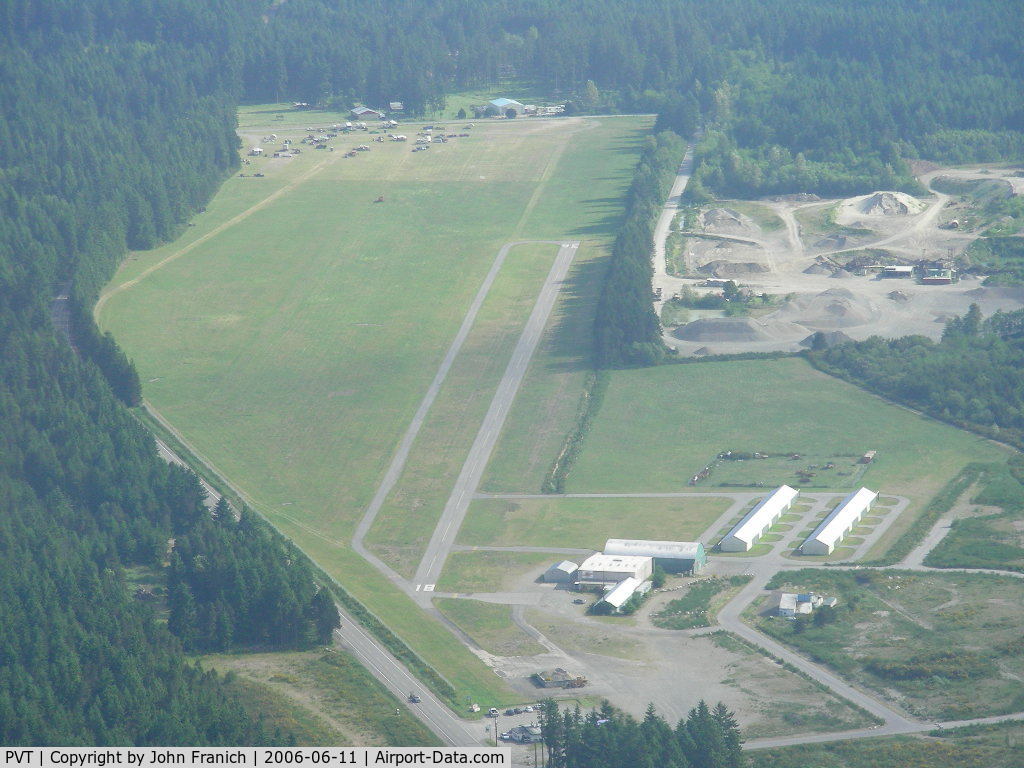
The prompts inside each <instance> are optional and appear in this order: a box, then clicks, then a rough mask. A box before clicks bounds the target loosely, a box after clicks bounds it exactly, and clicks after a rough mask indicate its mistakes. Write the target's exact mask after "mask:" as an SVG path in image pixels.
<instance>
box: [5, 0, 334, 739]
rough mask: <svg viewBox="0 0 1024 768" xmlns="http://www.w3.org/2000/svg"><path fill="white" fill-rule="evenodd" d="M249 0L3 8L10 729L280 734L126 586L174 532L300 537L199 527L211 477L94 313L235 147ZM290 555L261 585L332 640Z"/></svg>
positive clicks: (124, 0) (201, 536)
mask: <svg viewBox="0 0 1024 768" xmlns="http://www.w3.org/2000/svg"><path fill="white" fill-rule="evenodd" d="M244 9H245V6H244V5H243V4H240V3H238V2H228V0H223V1H220V2H209V1H208V0H203V2H198V0H197V1H196V2H178V1H177V0H175V1H174V2H172V1H171V0H151V1H150V2H145V3H141V2H135V1H134V0H88V2H77V1H74V0H11V2H7V3H4V4H2V6H0V71H3V73H4V76H3V77H2V78H0V104H2V105H3V109H2V110H0V177H2V179H3V181H2V183H0V554H2V556H0V742H2V743H4V744H7V745H14V744H46V743H48V744H195V745H202V744H225V745H226V744H259V743H265V742H267V741H268V739H269V740H277V739H278V738H280V737H279V736H275V735H273V734H271V735H269V736H268V735H267V734H265V733H263V732H262V729H261V728H260V726H259V724H258V723H256V722H254V721H253V720H251V719H250V717H249V716H248V715H247V714H246V713H245V711H244V710H243V708H242V707H241V705H240V703H239V702H238V701H237V700H236V699H235V698H234V697H233V696H232V695H229V694H228V693H227V692H226V689H225V688H224V686H223V684H222V681H221V680H220V678H218V676H217V675H215V674H212V673H204V672H202V671H201V670H200V669H198V668H196V667H194V666H192V665H191V664H190V663H188V662H187V661H186V659H185V657H184V656H183V654H182V649H181V643H180V642H179V640H178V639H177V638H175V637H174V636H173V635H172V634H171V633H170V632H169V631H168V629H167V626H166V625H165V624H163V623H161V622H160V621H159V620H158V618H157V614H156V612H155V611H154V608H153V607H150V605H148V604H146V603H144V602H143V601H139V600H136V599H134V598H133V592H132V589H131V588H130V583H129V580H128V578H127V575H128V573H129V572H132V573H134V572H137V571H139V569H143V570H145V571H146V572H148V573H151V574H152V578H153V579H156V580H159V578H160V577H159V574H160V570H161V567H162V564H163V562H164V560H165V558H167V557H168V548H169V543H170V542H175V541H180V542H183V543H188V545H189V546H192V547H193V548H194V549H195V548H200V547H205V548H206V549H208V550H210V552H211V557H213V558H214V559H217V558H230V557H234V558H236V559H239V560H245V559H246V558H252V557H259V558H261V559H260V560H259V562H258V563H257V562H254V563H252V564H251V565H250V566H249V567H252V566H257V565H258V566H259V567H262V568H266V569H268V570H269V571H271V572H274V573H277V572H279V571H280V570H282V569H285V570H289V569H288V566H289V564H292V563H294V561H295V560H296V554H295V553H294V552H293V551H290V550H289V549H287V548H286V547H283V546H281V545H279V544H277V545H276V546H274V545H272V543H271V540H269V539H268V538H267V536H266V534H265V533H259V534H253V535H251V536H247V535H246V534H244V533H241V532H240V533H239V535H238V536H237V537H232V536H231V535H230V533H228V530H229V529H228V528H227V527H225V529H224V532H223V533H222V534H219V535H218V536H212V537H211V536H209V535H207V534H206V532H207V531H208V529H209V528H210V527H212V526H213V525H214V521H212V520H210V516H209V512H208V511H207V509H206V507H205V506H204V503H203V496H204V493H203V491H202V489H201V487H200V485H199V483H198V481H197V479H196V478H195V476H194V475H192V474H191V473H188V472H185V471H184V470H182V469H180V468H177V467H172V466H169V465H168V464H167V463H165V462H164V461H162V460H161V459H159V458H158V457H157V454H156V450H155V446H154V443H153V438H152V436H151V435H150V434H149V433H148V432H146V431H145V430H144V429H143V428H142V427H141V426H139V424H138V423H137V422H136V421H135V420H134V418H133V417H132V416H131V415H130V414H129V413H128V412H127V411H126V410H125V409H124V408H123V407H122V405H121V404H120V403H119V402H118V399H117V397H115V392H116V394H117V396H119V397H120V398H121V399H122V400H124V401H126V402H129V403H133V402H137V400H138V379H137V377H136V376H135V375H134V371H133V370H132V369H131V365H130V363H129V362H128V361H127V360H126V359H125V358H124V355H123V353H122V352H121V351H120V350H118V349H117V346H116V344H115V343H114V342H113V340H112V339H111V338H110V337H108V336H103V335H100V334H99V332H98V331H97V330H96V328H95V326H94V325H93V323H92V320H91V318H90V316H89V310H88V308H89V307H91V306H92V303H93V301H94V300H95V298H96V295H97V293H98V291H99V288H100V286H101V285H102V284H103V283H104V282H105V281H106V280H107V279H109V277H110V274H111V272H112V271H113V269H114V267H115V266H116V264H117V263H118V261H119V259H121V258H122V257H123V255H124V253H125V250H126V249H127V248H140V247H149V246H152V245H154V244H156V243H157V242H159V241H160V240H163V239H166V238H169V237H172V236H173V235H174V234H175V233H176V232H177V229H178V227H180V226H183V225H184V221H185V219H186V217H187V216H188V215H190V214H191V213H192V212H194V211H195V210H196V209H197V208H198V207H200V206H202V205H204V204H205V203H206V201H207V199H208V198H209V196H210V195H211V194H212V192H213V191H214V190H215V189H216V187H217V185H218V184H219V183H220V181H221V180H222V178H223V177H224V175H225V173H227V172H229V171H230V169H231V168H232V167H234V165H235V163H237V151H236V149H237V141H238V140H237V138H236V136H235V135H234V125H235V116H234V115H235V104H236V101H237V98H238V93H239V85H238V83H239V78H240V68H241V65H240V64H239V63H236V59H238V58H239V48H238V41H239V39H240V35H239V33H238V19H239V17H240V13H241V11H242V10H244ZM56 293H67V294H68V295H69V296H70V298H69V299H66V300H64V301H63V302H54V303H55V304H58V303H60V304H61V305H62V306H63V307H64V308H65V309H67V311H66V312H65V314H64V316H63V319H62V321H61V327H60V332H58V329H57V328H55V327H54V326H53V325H52V324H51V317H50V300H51V298H52V297H53V295H54V294H56ZM66 330H70V331H71V337H72V340H73V341H74V345H75V347H74V349H75V350H77V354H76V353H75V351H74V350H73V349H72V348H71V347H69V345H68V344H67V341H66V340H65V338H64V336H63V335H62V334H63V332H64V331H66ZM103 374H106V376H107V377H108V378H109V380H110V383H109V385H108V383H107V381H106V380H105V379H104V375H103ZM111 386H112V387H113V390H112V388H111ZM203 551H206V550H205V549H204V550H203ZM289 573H291V574H299V575H301V577H302V579H303V580H304V583H303V584H302V589H298V588H297V586H296V584H295V581H296V579H297V578H298V576H293V577H292V582H285V581H281V580H277V581H270V580H268V581H267V582H266V583H265V584H263V585H262V586H261V587H260V588H259V589H255V585H253V584H251V583H248V584H246V586H247V588H250V589H253V591H255V592H257V593H258V594H260V595H261V596H262V598H263V599H264V601H270V600H273V599H276V600H277V603H275V607H277V606H290V605H291V604H293V603H295V602H296V601H302V603H303V608H304V610H305V611H306V612H307V613H306V614H305V615H308V616H310V617H311V618H310V619H308V620H307V621H312V622H313V624H314V625H315V626H316V627H317V628H318V631H316V632H308V631H307V632H306V633H305V634H304V636H303V640H302V641H303V642H306V643H308V642H311V641H314V640H319V639H320V638H322V637H323V636H324V632H323V630H322V626H321V625H320V624H318V623H317V619H318V618H319V617H320V616H321V613H319V612H318V611H317V608H318V607H319V608H321V609H322V608H323V606H322V605H320V601H321V598H316V597H315V595H314V594H313V593H314V592H315V589H316V588H315V586H314V585H313V583H312V578H311V577H310V575H309V571H308V570H306V571H303V570H302V569H301V568H298V567H295V566H294V565H293V567H291V569H290V571H289ZM314 603H315V604H314ZM331 607H332V608H333V606H331ZM234 608H235V610H239V609H238V607H237V606H235V607H234ZM249 613H250V614H251V613H252V611H250V612H249ZM283 613H287V609H283V610H279V611H278V612H277V613H270V614H268V618H279V617H280V616H281V615H282V614H283ZM323 613H324V615H326V614H327V613H328V612H326V611H324V612H323ZM298 626H299V628H300V630H301V629H302V628H303V627H304V625H303V624H302V622H299V624H298ZM200 631H201V630H200ZM265 642H266V643H268V644H269V643H278V642H280V643H281V644H288V645H292V644H295V643H294V641H293V640H292V639H290V638H287V639H284V638H276V637H271V638H267V639H266V641H265Z"/></svg>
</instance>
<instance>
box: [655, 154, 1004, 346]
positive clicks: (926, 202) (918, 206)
mask: <svg viewBox="0 0 1024 768" xmlns="http://www.w3.org/2000/svg"><path fill="white" fill-rule="evenodd" d="M950 176H955V177H956V178H961V179H962V178H980V179H986V180H1000V179H1001V180H1002V181H1004V182H1006V183H1007V184H1009V189H1010V190H1011V191H1012V193H1013V194H1020V193H1021V184H1020V179H1019V178H1017V177H1015V176H1013V175H1012V171H1009V170H1004V171H999V170H989V169H938V170H933V171H930V172H929V173H927V174H926V175H924V176H922V177H921V180H922V182H923V183H925V184H926V185H927V184H928V183H929V182H930V181H931V180H932V179H934V178H948V177H950ZM793 197H794V196H789V197H787V198H779V199H769V200H762V201H758V203H757V204H756V205H757V206H758V209H757V210H762V211H765V210H766V211H770V212H771V213H774V214H775V216H777V218H778V219H779V220H781V221H782V222H783V223H784V225H785V226H783V227H781V228H780V227H778V226H777V225H776V224H775V223H774V221H773V220H771V219H767V220H766V218H765V216H763V215H759V216H753V215H747V214H748V213H750V212H751V211H752V210H753V209H752V207H751V206H752V205H754V204H752V203H750V202H749V201H736V203H735V204H734V207H733V205H732V204H731V203H730V201H722V202H718V203H714V204H712V205H708V206H705V207H703V208H702V209H701V210H700V212H699V213H698V215H696V216H695V217H691V218H692V220H693V229H692V230H691V233H688V234H694V233H695V234H696V236H687V238H686V241H685V253H684V254H683V255H682V259H681V261H682V263H683V264H684V265H685V268H684V270H683V272H684V274H685V275H686V277H685V278H672V277H669V278H667V280H668V285H669V287H670V291H672V290H674V291H679V290H680V289H681V288H683V287H685V286H689V287H690V288H692V289H694V290H695V291H696V292H697V293H698V294H699V293H707V292H716V291H720V289H719V288H714V287H707V286H705V285H704V282H705V281H706V280H707V279H708V278H718V279H731V280H734V281H735V282H736V283H737V284H739V285H740V286H741V287H744V288H746V289H748V290H749V291H751V292H752V293H754V294H762V293H767V294H770V295H772V296H775V297H776V299H777V301H776V305H777V308H774V309H772V310H771V311H769V312H754V313H751V314H747V315H745V316H736V317H699V316H695V315H693V314H692V313H691V315H690V316H689V317H688V318H687V319H688V320H689V322H688V323H685V324H683V325H681V326H678V327H671V326H670V327H666V333H665V341H666V343H668V344H669V345H670V346H672V347H674V348H676V349H678V350H679V351H680V352H681V353H682V354H688V355H689V354H694V353H697V354H701V355H706V354H729V353H737V352H748V351H758V352H768V351H797V350H799V349H800V348H801V344H806V343H808V339H809V337H810V336H811V335H812V334H813V333H815V332H816V331H823V332H825V333H828V334H835V335H836V338H837V339H838V340H845V339H847V338H849V339H855V340H861V339H866V338H868V337H869V336H873V335H880V336H886V337H894V336H903V335H907V334H921V335H924V336H929V337H931V338H935V339H937V338H938V337H939V336H940V335H941V333H942V329H943V325H944V323H945V321H946V320H947V319H948V318H950V317H952V316H954V315H958V314H963V313H964V312H965V311H966V310H967V308H968V307H969V306H970V305H971V304H972V303H977V304H978V305H979V306H980V307H981V310H982V312H983V313H985V314H986V315H988V314H991V313H993V312H995V311H996V310H999V309H1002V310H1004V311H1011V310H1015V309H1020V308H1021V307H1022V306H1024V289H1019V288H1012V289H1007V288H986V287H982V286H981V283H980V280H978V279H977V277H975V276H965V277H964V278H963V279H962V280H960V281H959V282H956V283H953V284H951V285H923V284H920V283H918V281H917V280H915V279H913V278H886V279H883V278H881V277H880V273H879V271H878V270H877V269H871V268H870V267H871V266H872V265H884V264H903V265H912V264H915V263H916V262H918V261H920V260H922V259H929V260H936V261H949V260H951V259H953V258H955V257H956V256H958V255H959V254H961V253H962V252H963V251H964V249H965V248H966V247H967V246H968V245H969V244H970V243H971V242H972V241H973V240H974V239H975V238H976V237H977V234H978V233H976V232H968V231H963V230H961V229H959V228H954V227H953V226H952V224H951V222H952V221H953V217H954V216H956V215H961V216H962V211H961V210H960V208H961V207H962V206H959V205H958V204H957V203H956V201H955V200H954V199H953V198H952V197H951V196H950V195H947V194H943V193H940V192H937V191H933V193H932V195H930V196H929V197H924V198H921V199H916V198H913V197H911V196H910V195H906V194H904V193H899V192H886V191H879V192H874V193H872V194H869V195H862V196H860V197H856V198H850V199H847V200H817V199H813V198H812V199H809V200H808V199H807V197H806V196H795V197H796V199H793ZM755 212H756V211H755ZM759 220H760V223H759ZM865 267H868V268H867V269H865ZM664 280H665V278H660V277H659V281H658V282H659V284H664ZM668 295H671V292H667V293H666V298H667V296H668Z"/></svg>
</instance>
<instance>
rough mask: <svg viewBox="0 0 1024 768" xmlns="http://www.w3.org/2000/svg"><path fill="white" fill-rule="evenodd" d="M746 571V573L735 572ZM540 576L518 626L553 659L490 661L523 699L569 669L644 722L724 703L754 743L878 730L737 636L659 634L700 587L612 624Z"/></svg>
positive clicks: (672, 583) (527, 583)
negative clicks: (656, 620)
mask: <svg viewBox="0 0 1024 768" xmlns="http://www.w3.org/2000/svg"><path fill="white" fill-rule="evenodd" d="M743 567H744V566H742V564H740V565H737V566H736V569H739V570H742V568H743ZM538 573H539V572H538V571H537V570H536V569H531V570H530V572H529V573H525V574H523V575H522V577H521V579H520V581H519V583H518V584H516V585H515V589H517V590H518V592H517V594H522V595H525V594H530V593H532V594H533V595H535V600H534V601H533V604H532V605H531V606H529V607H527V608H525V610H523V611H521V612H519V613H518V614H517V613H515V612H514V613H513V617H514V621H516V622H517V623H520V624H525V625H526V626H527V627H529V629H530V630H532V631H535V632H539V633H540V635H541V637H542V638H543V640H542V644H544V645H546V646H547V650H546V652H545V653H542V654H537V655H535V656H498V655H493V654H490V653H484V654H481V657H482V658H483V659H484V661H485V662H486V663H488V664H489V665H491V666H492V667H493V668H494V669H495V671H496V672H497V673H498V674H499V675H501V676H502V677H505V678H506V679H507V680H508V681H509V683H510V684H512V685H513V686H514V687H516V688H517V689H519V690H521V691H522V693H523V697H524V700H529V698H530V697H531V696H533V697H536V696H538V695H539V694H538V691H537V689H536V688H534V687H533V686H532V685H531V684H530V682H529V681H528V679H527V678H528V677H529V675H531V674H532V673H534V672H537V671H539V670H542V669H550V668H552V667H556V666H560V667H563V668H565V669H566V670H568V671H570V672H572V673H574V674H578V675H582V676H584V677H586V678H587V679H588V681H589V683H588V685H587V686H586V687H585V688H583V689H580V691H579V692H582V693H584V694H586V695H587V696H590V697H597V698H598V699H600V698H605V697H607V698H609V699H610V700H611V701H612V702H613V703H614V704H615V705H616V706H618V707H621V708H622V709H624V710H626V711H627V712H630V713H631V714H633V715H635V716H637V717H640V716H642V715H643V712H644V710H645V709H646V708H647V706H648V704H650V703H652V702H653V703H654V705H655V707H656V708H657V710H658V712H659V713H661V714H662V715H664V716H665V717H666V718H667V719H668V720H669V721H670V722H674V721H676V720H678V719H680V718H683V717H685V716H686V713H687V712H688V711H689V710H690V709H691V708H692V707H693V706H695V705H696V704H697V703H698V702H699V701H700V700H701V699H704V700H706V701H708V702H718V701H722V702H725V704H726V705H727V706H728V707H729V708H730V709H732V710H733V711H734V712H735V713H736V717H737V719H738V720H739V722H740V723H742V724H743V727H744V729H745V730H744V732H745V734H746V735H747V736H748V737H749V738H755V737H766V736H773V735H792V734H797V733H812V732H819V731H830V730H844V729H848V728H858V727H867V726H869V725H871V722H872V721H871V720H870V719H868V718H867V716H865V715H863V714H861V713H860V712H859V711H857V710H856V709H854V708H852V707H851V706H849V705H848V704H847V703H846V702H844V701H842V700H841V699H838V698H836V697H835V696H833V695H832V694H831V693H829V692H827V691H824V690H822V689H821V688H819V687H818V686H816V685H815V684H813V683H811V682H809V681H807V680H806V679H804V678H803V677H801V676H799V675H797V674H795V673H793V672H791V671H789V670H787V669H785V668H783V667H782V666H780V665H779V664H778V663H776V662H775V661H774V660H772V659H770V658H768V657H766V656H764V655H762V654H761V653H760V652H758V651H756V650H754V649H753V648H751V647H749V646H747V645H746V644H745V643H743V642H741V641H739V640H738V639H736V638H734V637H733V636H731V635H728V634H726V633H724V632H714V631H713V630H697V631H692V630H691V631H681V630H671V629H660V628H658V627H655V626H654V624H653V623H652V621H651V618H650V614H651V613H653V612H658V611H660V610H662V609H663V608H664V606H665V604H666V603H668V602H669V601H670V600H672V599H673V598H676V597H679V596H680V595H681V594H684V593H685V587H686V586H687V585H688V584H690V583H692V582H693V581H694V580H693V579H690V578H688V577H681V576H674V577H670V579H669V582H668V584H667V586H669V587H676V588H678V587H683V588H684V589H683V591H665V592H662V593H659V594H658V595H655V596H653V597H652V598H651V599H650V600H649V601H648V602H647V603H646V604H645V605H644V607H643V608H641V610H640V611H639V612H638V613H637V614H636V615H634V616H625V617H609V616H589V615H587V613H586V610H587V607H588V606H587V605H586V604H584V605H579V604H576V603H574V602H573V601H574V600H576V599H580V598H581V595H580V593H578V592H570V591H567V590H565V589H560V588H556V587H555V586H554V585H550V584H538V583H536V581H535V579H536V576H537V575H538ZM582 597H587V596H586V595H583V596H582ZM589 597H590V598H591V599H592V598H593V596H589ZM588 602H589V600H588ZM709 632H711V634H709ZM579 692H576V695H578V693H579ZM562 693H564V694H565V695H569V696H572V695H574V692H571V691H565V692H562Z"/></svg>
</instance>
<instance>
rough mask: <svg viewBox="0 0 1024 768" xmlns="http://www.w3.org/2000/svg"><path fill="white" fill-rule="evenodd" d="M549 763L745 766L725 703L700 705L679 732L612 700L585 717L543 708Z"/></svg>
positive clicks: (611, 767) (573, 766) (559, 766)
mask: <svg viewBox="0 0 1024 768" xmlns="http://www.w3.org/2000/svg"><path fill="white" fill-rule="evenodd" d="M539 717H540V719H539V722H540V725H541V728H542V729H543V732H544V747H545V750H546V752H547V765H548V766H550V767H551V768H743V766H744V765H746V762H745V760H744V758H743V751H742V740H741V738H740V732H739V727H738V726H737V723H736V720H735V718H734V717H733V714H732V712H730V711H729V710H728V709H727V708H726V707H725V705H724V704H718V705H717V706H715V707H714V708H713V709H712V708H710V707H708V705H707V704H705V703H704V702H703V701H701V702H700V703H699V704H698V705H697V706H696V707H694V708H693V709H691V710H690V712H689V714H688V715H687V717H686V719H685V720H680V721H679V722H678V723H677V724H676V726H675V728H673V727H672V726H671V725H669V723H667V722H666V721H665V720H664V718H662V717H659V716H658V715H657V714H656V713H655V711H654V707H653V706H651V707H648V708H647V712H646V713H645V715H644V718H643V720H641V721H640V722H637V721H636V720H634V719H633V718H632V717H630V716H628V715H625V714H623V713H621V712H619V711H617V710H615V709H614V708H613V707H611V705H609V704H608V702H605V703H604V705H603V706H602V707H601V708H600V709H599V710H596V711H593V712H590V713H588V714H586V715H584V714H582V713H581V712H580V710H579V709H576V710H565V711H562V712H559V710H558V706H557V705H556V704H555V703H554V702H553V701H551V700H548V701H547V702H545V703H544V704H543V705H542V706H541V713H540V716H539Z"/></svg>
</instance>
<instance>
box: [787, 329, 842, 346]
mask: <svg viewBox="0 0 1024 768" xmlns="http://www.w3.org/2000/svg"><path fill="white" fill-rule="evenodd" d="M818 334H821V340H822V342H823V343H824V344H825V346H826V347H834V346H836V345H837V344H845V343H846V342H848V341H853V339H851V338H850V337H849V336H847V335H846V334H845V333H843V332H842V331H817V332H816V333H812V334H811V335H810V336H808V337H807V338H805V339H802V340H801V341H800V346H801V347H811V346H813V345H814V337H815V336H817V335H818Z"/></svg>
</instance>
